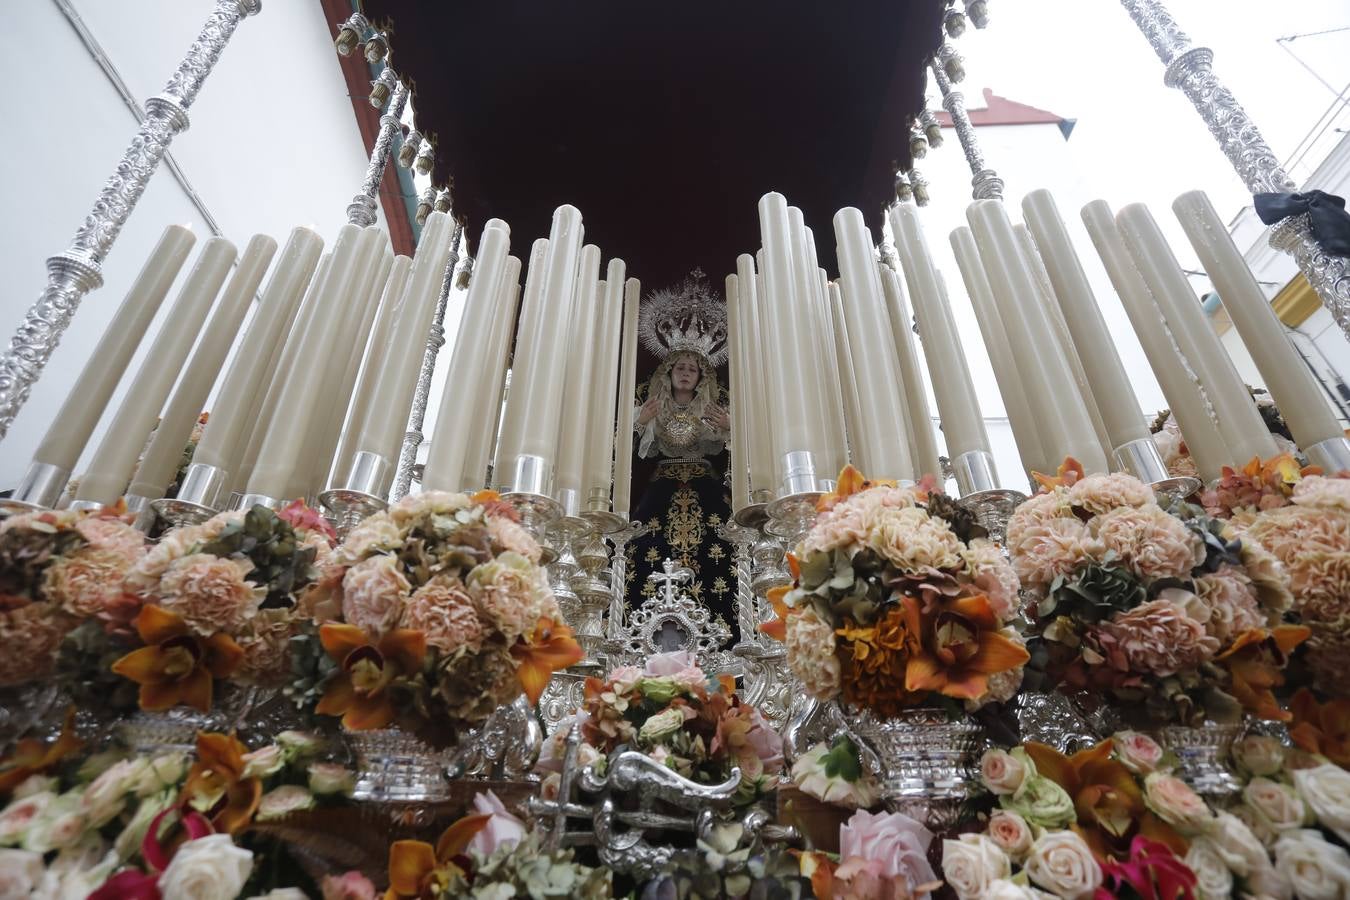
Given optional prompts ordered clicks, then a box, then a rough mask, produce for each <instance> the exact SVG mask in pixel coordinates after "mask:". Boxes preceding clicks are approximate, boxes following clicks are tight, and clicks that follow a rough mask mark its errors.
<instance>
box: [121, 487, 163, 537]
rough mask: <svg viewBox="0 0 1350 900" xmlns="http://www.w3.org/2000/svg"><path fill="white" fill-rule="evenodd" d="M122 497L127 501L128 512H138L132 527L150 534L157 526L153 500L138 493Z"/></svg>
mask: <svg viewBox="0 0 1350 900" xmlns="http://www.w3.org/2000/svg"><path fill="white" fill-rule="evenodd" d="M122 499H124V500H125V501H126V504H127V512H130V513H135V514H136V519H135V520H134V521H133V522H132V527H134V528H135V529H136V530H137V531H140V532H141V533H143V534H149V533H150V529H152V528H154V527H155V510H154V508H153V504H152V502H151V501H150V500H149V499H148V498H146V497H142V496H140V495H138V494H127V495H126V496H125V497H123V498H122Z"/></svg>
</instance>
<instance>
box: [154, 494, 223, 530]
mask: <svg viewBox="0 0 1350 900" xmlns="http://www.w3.org/2000/svg"><path fill="white" fill-rule="evenodd" d="M150 506H151V507H152V508H153V509H154V510H155V514H156V515H157V516H159V517H160V518H161V519H163V520H164V521H165V522H168V523H169V525H170V526H172V527H174V528H181V527H182V526H184V525H200V524H201V523H202V522H205V521H206V520H207V519H209V518H211V517H212V516H214V515H215V514H216V512H217V510H214V509H212V508H211V507H209V506H203V505H202V504H200V503H193V502H191V501H189V500H177V499H172V500H171V499H167V498H165V499H161V500H155V501H154V502H152V503H151V504H150Z"/></svg>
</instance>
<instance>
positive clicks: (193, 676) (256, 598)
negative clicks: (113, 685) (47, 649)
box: [63, 501, 333, 712]
mask: <svg viewBox="0 0 1350 900" xmlns="http://www.w3.org/2000/svg"><path fill="white" fill-rule="evenodd" d="M332 536H333V532H332V529H331V528H330V527H329V525H328V523H327V522H326V521H325V520H324V519H323V518H322V517H321V516H319V515H318V514H317V513H315V512H314V511H313V510H311V509H309V508H308V507H306V506H305V505H304V504H303V503H302V502H300V501H296V502H294V503H292V504H290V505H289V506H286V507H284V508H282V509H280V510H276V511H273V510H270V509H268V508H266V507H263V506H255V507H253V508H252V509H250V510H248V511H247V512H245V511H243V510H236V511H232V512H225V513H220V514H219V515H216V516H214V517H212V518H210V519H208V520H207V521H205V522H203V523H201V524H199V525H189V526H185V527H182V528H176V529H173V530H171V531H169V532H167V533H166V534H165V535H164V536H163V537H162V538H160V540H159V543H157V544H155V546H154V547H152V548H151V549H150V550H149V551H148V552H147V553H145V554H144V555H143V556H142V557H141V558H140V559H139V560H138V561H137V562H136V564H135V565H134V566H132V567H131V569H130V570H129V571H128V573H127V575H126V578H125V581H124V587H125V589H126V591H127V592H128V593H130V594H131V595H133V596H134V598H135V601H136V607H137V609H138V611H137V612H136V614H135V617H134V618H133V619H131V620H130V626H131V627H130V628H124V629H122V630H120V631H117V632H108V630H107V629H105V633H103V634H99V633H97V632H94V631H91V630H89V629H85V632H84V633H82V634H77V635H74V636H73V639H72V641H71V646H70V647H69V648H68V649H69V650H70V652H69V653H67V654H66V656H67V660H66V662H67V665H65V666H63V668H64V669H65V670H66V671H65V674H66V675H67V677H69V678H71V679H72V680H74V681H76V682H77V683H78V684H77V687H78V689H79V690H80V691H81V692H83V693H84V694H85V695H92V694H96V693H99V692H100V690H101V688H102V687H103V685H102V681H101V679H102V678H103V677H104V675H105V673H104V670H103V667H102V659H103V658H105V657H109V656H114V657H116V656H117V652H115V651H120V652H121V654H122V655H121V656H120V657H117V658H116V659H115V660H114V661H113V662H112V664H111V671H112V672H113V673H114V674H115V675H119V676H121V677H122V678H124V679H127V680H128V681H130V682H134V683H135V684H136V685H137V686H138V688H139V691H138V703H139V705H140V707H141V709H144V710H149V711H159V710H165V709H169V708H171V707H174V706H178V705H180V704H181V705H186V706H190V707H193V708H195V709H197V710H200V711H202V712H205V711H208V710H209V709H210V708H211V703H212V699H213V696H214V690H215V683H216V682H217V681H219V680H222V679H230V680H231V681H235V682H239V683H244V684H277V683H279V682H281V681H283V680H284V679H285V677H286V675H287V673H288V672H289V670H290V658H289V653H290V639H291V638H292V637H293V636H294V635H295V634H296V632H297V629H298V626H299V623H300V621H301V620H300V619H299V617H298V616H297V615H296V612H295V605H296V604H295V599H296V596H297V593H298V592H299V591H301V590H302V589H304V588H305V587H306V586H307V585H309V584H310V583H311V582H312V581H314V580H315V579H316V578H317V577H318V576H319V572H320V566H322V565H324V564H325V563H326V561H327V558H328V555H329V553H330V552H331V539H332ZM91 661H92V662H94V663H95V665H93V666H91V665H90V662H91ZM91 669H92V671H91Z"/></svg>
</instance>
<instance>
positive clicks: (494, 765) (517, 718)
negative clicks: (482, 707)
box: [446, 696, 544, 781]
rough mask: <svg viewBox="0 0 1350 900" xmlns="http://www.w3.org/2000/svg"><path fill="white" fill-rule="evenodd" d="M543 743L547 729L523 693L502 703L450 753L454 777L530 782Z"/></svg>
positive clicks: (449, 768) (449, 769)
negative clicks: (544, 730)
mask: <svg viewBox="0 0 1350 900" xmlns="http://www.w3.org/2000/svg"><path fill="white" fill-rule="evenodd" d="M543 745H544V732H543V730H542V729H541V728H540V727H539V720H538V719H536V718H535V715H534V710H533V709H531V708H530V704H529V702H528V701H527V700H526V699H525V697H524V696H520V697H517V698H516V699H515V701H514V702H512V703H508V704H507V705H506V706H499V707H497V710H496V711H495V712H493V714H492V715H491V716H489V717H488V720H487V721H486V722H484V723H483V724H482V725H481V726H479V727H478V728H475V729H473V730H472V731H469V732H468V733H466V734H464V735H463V736H462V737H461V738H460V740H459V743H458V744H457V745H456V746H455V749H454V750H453V751H452V752H451V753H450V755H449V758H448V762H447V764H446V774H448V775H449V776H450V777H451V778H490V779H495V780H502V779H506V780H510V781H527V780H532V779H533V778H534V777H535V776H534V764H535V762H537V761H538V759H539V751H540V750H541V749H542V748H543Z"/></svg>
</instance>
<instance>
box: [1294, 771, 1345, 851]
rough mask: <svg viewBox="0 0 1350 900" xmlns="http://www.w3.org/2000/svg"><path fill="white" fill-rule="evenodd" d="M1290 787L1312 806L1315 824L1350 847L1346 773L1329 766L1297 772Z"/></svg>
mask: <svg viewBox="0 0 1350 900" xmlns="http://www.w3.org/2000/svg"><path fill="white" fill-rule="evenodd" d="M1294 787H1296V788H1298V792H1299V795H1300V796H1301V797H1302V798H1303V799H1304V800H1306V801H1307V803H1308V805H1309V806H1311V807H1312V811H1313V814H1314V815H1316V816H1317V823H1318V824H1319V825H1321V826H1322V827H1323V828H1327V829H1330V830H1331V831H1334V832H1336V834H1337V836H1339V837H1340V839H1341V840H1343V841H1345V842H1346V843H1348V844H1350V772H1347V771H1345V770H1344V769H1342V768H1341V767H1340V766H1337V765H1333V764H1331V763H1325V764H1323V765H1320V766H1318V767H1316V768H1314V769H1298V770H1297V771H1295V772H1294Z"/></svg>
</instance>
